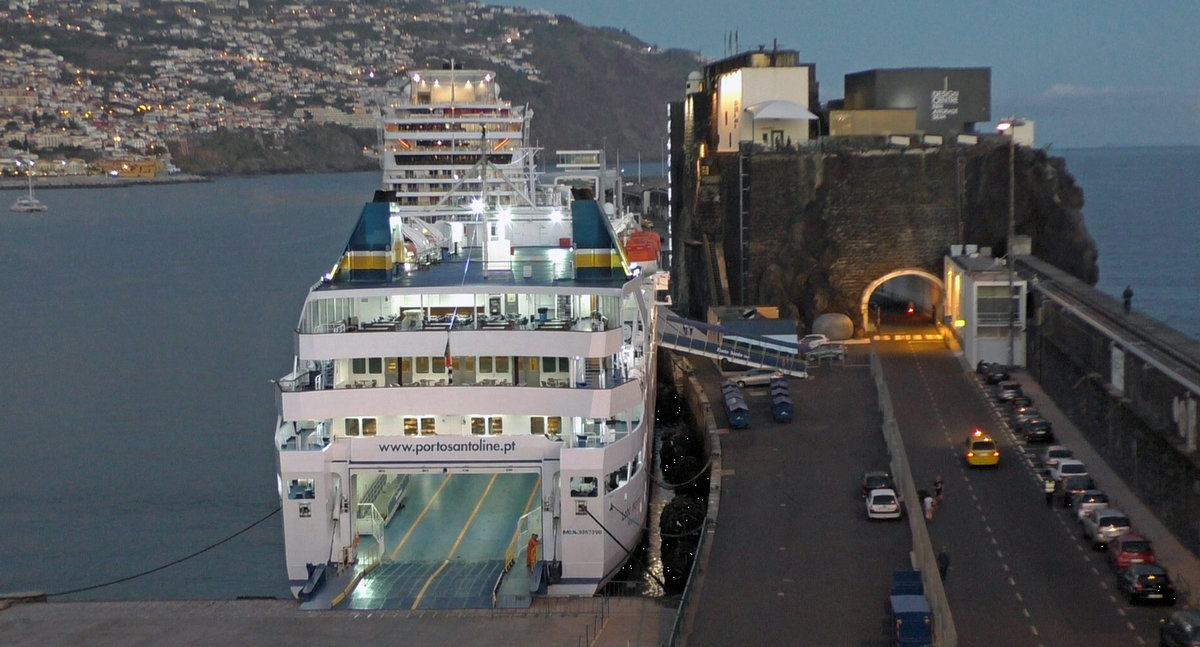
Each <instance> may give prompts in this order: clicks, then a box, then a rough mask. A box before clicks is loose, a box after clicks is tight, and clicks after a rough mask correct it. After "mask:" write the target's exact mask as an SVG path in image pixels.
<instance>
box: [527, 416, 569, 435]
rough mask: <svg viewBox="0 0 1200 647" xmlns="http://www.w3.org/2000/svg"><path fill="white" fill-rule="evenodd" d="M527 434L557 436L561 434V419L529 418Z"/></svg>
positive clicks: (555, 417) (554, 417)
mask: <svg viewBox="0 0 1200 647" xmlns="http://www.w3.org/2000/svg"><path fill="white" fill-rule="evenodd" d="M529 433H531V434H535V435H536V434H545V435H547V436H557V435H559V434H561V433H562V417H560V416H532V417H530V418H529Z"/></svg>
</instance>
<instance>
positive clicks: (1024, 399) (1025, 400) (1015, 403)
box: [1008, 392, 1033, 411]
mask: <svg viewBox="0 0 1200 647" xmlns="http://www.w3.org/2000/svg"><path fill="white" fill-rule="evenodd" d="M1032 406H1033V398H1031V397H1029V396H1027V395H1025V394H1024V392H1022V393H1021V395H1017V396H1014V397H1013V398H1012V399H1011V400H1009V401H1008V410H1009V411H1012V410H1013V409H1018V408H1020V407H1032Z"/></svg>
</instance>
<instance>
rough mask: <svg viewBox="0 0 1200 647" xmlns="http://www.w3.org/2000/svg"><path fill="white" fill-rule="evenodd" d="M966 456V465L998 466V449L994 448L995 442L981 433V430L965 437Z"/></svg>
mask: <svg viewBox="0 0 1200 647" xmlns="http://www.w3.org/2000/svg"><path fill="white" fill-rule="evenodd" d="M966 447H967V448H966V454H965V455H964V458H966V459H967V465H972V466H976V465H999V464H1000V448H999V447H997V446H996V441H994V440H992V437H991V436H989V435H987V434H985V433H983V430H982V429H976V430H974V431H972V432H971V435H970V436H967V443H966Z"/></svg>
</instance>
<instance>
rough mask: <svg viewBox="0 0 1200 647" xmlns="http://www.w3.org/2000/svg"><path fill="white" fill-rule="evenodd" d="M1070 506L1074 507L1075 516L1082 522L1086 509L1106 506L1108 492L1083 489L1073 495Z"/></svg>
mask: <svg viewBox="0 0 1200 647" xmlns="http://www.w3.org/2000/svg"><path fill="white" fill-rule="evenodd" d="M1071 507H1072V508H1075V517H1076V518H1077V519H1079V521H1080V523H1082V522H1083V515H1084V514H1085V513H1087V512H1088V511H1090V510H1099V509H1100V508H1107V507H1108V494H1106V493H1105V492H1104V490H1084V491H1083V492H1080V493H1079V494H1076V495H1075V499H1074V500H1073V501H1072V502H1071Z"/></svg>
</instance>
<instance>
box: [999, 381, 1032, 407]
mask: <svg viewBox="0 0 1200 647" xmlns="http://www.w3.org/2000/svg"><path fill="white" fill-rule="evenodd" d="M1018 395H1025V392H1024V391H1022V390H1021V385H1020V384H1018V383H1017V382H1011V381H1008V382H1000V383H998V384H997V385H996V386H994V387H992V396H993V397H995V398H996V402H1000V403H1003V404H1006V403H1008V402H1009V401H1010V400H1012V399H1013V398H1015V397H1017V396H1018Z"/></svg>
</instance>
